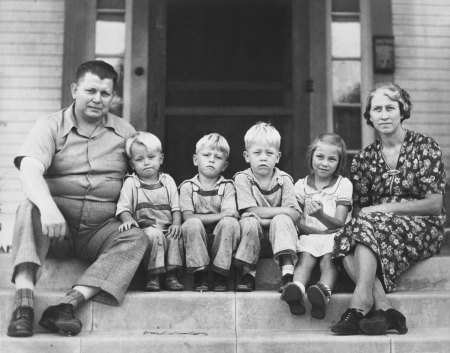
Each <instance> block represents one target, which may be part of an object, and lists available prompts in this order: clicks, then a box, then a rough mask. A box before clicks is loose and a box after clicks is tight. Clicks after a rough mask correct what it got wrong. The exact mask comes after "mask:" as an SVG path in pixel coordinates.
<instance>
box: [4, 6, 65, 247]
mask: <svg viewBox="0 0 450 353" xmlns="http://www.w3.org/2000/svg"><path fill="white" fill-rule="evenodd" d="M63 28H64V0H0V207H1V211H0V223H2V230H1V231H0V246H1V245H4V244H9V242H10V239H11V234H12V227H13V222H14V214H15V210H16V208H17V205H18V203H19V202H20V200H21V199H22V198H23V196H22V194H21V191H20V182H19V181H18V179H17V171H16V170H15V168H14V166H13V156H14V155H15V154H16V153H17V152H18V149H19V148H20V145H21V143H22V141H23V139H24V138H25V136H26V134H27V132H28V131H29V129H30V127H31V126H32V125H33V123H34V122H35V121H36V119H38V118H39V117H41V116H44V115H46V114H48V113H51V112H54V111H56V110H58V109H60V106H61V79H62V58H63V57H62V54H63Z"/></svg>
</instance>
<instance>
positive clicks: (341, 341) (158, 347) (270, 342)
mask: <svg viewBox="0 0 450 353" xmlns="http://www.w3.org/2000/svg"><path fill="white" fill-rule="evenodd" d="M449 344H450V329H448V328H444V329H433V330H430V329H412V330H410V331H409V332H408V333H407V334H406V335H397V334H387V335H383V336H364V335H357V336H336V335H334V334H332V333H331V332H330V331H328V330H310V331H301V330H244V331H237V332H234V331H210V330H205V331H196V330H188V331H177V330H145V331H120V332H113V333H111V332H107V331H96V332H82V333H81V334H80V335H78V336H75V337H61V336H57V335H54V334H42V333H41V334H36V335H35V336H33V337H30V338H25V339H17V338H11V337H7V336H6V335H5V334H0V347H2V352H6V353H12V352H21V353H41V352H42V353H50V352H58V353H59V352H71V353H103V352H108V353H116V352H117V353H119V352H133V353H147V352H158V353H174V352H199V353H201V352H220V353H263V352H267V353H269V352H270V353H290V352H292V353H294V352H308V353H316V352H317V353H319V352H320V353H322V352H332V353H349V352H365V353H423V352H434V353H447V352H448V347H449Z"/></svg>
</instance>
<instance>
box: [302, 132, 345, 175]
mask: <svg viewBox="0 0 450 353" xmlns="http://www.w3.org/2000/svg"><path fill="white" fill-rule="evenodd" d="M319 142H322V143H324V144H327V145H332V146H336V147H337V148H338V149H339V163H338V165H337V167H336V170H335V171H334V173H333V175H334V176H335V177H337V176H339V175H340V174H341V172H342V170H343V169H344V168H345V164H346V162H347V148H346V146H345V142H344V140H343V139H342V138H341V137H340V136H339V135H338V134H335V133H333V132H325V133H323V134H321V135H319V136H318V137H316V138H315V139H314V140H313V142H312V143H311V144H310V145H309V146H308V150H307V151H306V163H307V165H308V168H309V171H310V172H312V171H313V165H312V159H313V155H314V152H315V151H316V149H317V145H318V144H319Z"/></svg>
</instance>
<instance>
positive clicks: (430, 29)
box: [392, 0, 450, 180]
mask: <svg viewBox="0 0 450 353" xmlns="http://www.w3.org/2000/svg"><path fill="white" fill-rule="evenodd" d="M392 17H393V32H394V36H395V63H396V70H395V75H394V77H395V81H396V82H397V83H399V84H400V85H401V86H402V87H403V88H404V89H406V90H407V91H408V92H409V93H410V95H411V98H412V102H413V105H414V106H413V115H412V117H411V119H410V120H409V121H407V123H406V124H405V126H407V127H409V128H411V129H413V130H416V131H419V132H422V133H425V134H427V135H429V136H431V137H433V138H435V139H436V140H437V141H438V143H439V144H440V146H441V147H442V149H443V152H444V161H445V165H446V173H447V180H450V119H449V114H450V1H448V0H392Z"/></svg>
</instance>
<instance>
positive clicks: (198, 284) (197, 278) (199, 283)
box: [194, 271, 209, 292]
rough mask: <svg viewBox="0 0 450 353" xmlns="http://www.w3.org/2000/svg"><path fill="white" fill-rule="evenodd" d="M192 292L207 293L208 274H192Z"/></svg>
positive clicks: (204, 272) (201, 272) (200, 272)
mask: <svg viewBox="0 0 450 353" xmlns="http://www.w3.org/2000/svg"><path fill="white" fill-rule="evenodd" d="M194 290H195V291H196V292H207V291H208V290H209V286H208V272H206V271H197V272H194Z"/></svg>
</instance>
